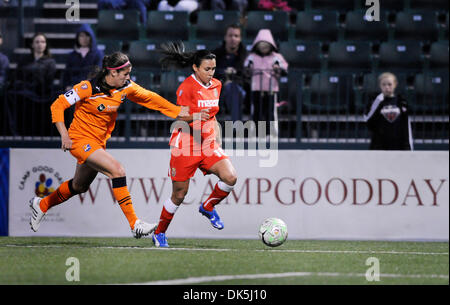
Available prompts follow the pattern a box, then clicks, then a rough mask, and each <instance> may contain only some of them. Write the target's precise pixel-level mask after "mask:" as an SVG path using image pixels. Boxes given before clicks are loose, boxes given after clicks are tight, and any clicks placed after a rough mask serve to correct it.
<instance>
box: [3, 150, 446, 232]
mask: <svg viewBox="0 0 450 305" xmlns="http://www.w3.org/2000/svg"><path fill="white" fill-rule="evenodd" d="M108 152H110V153H111V154H112V155H113V156H114V157H116V158H117V160H119V161H120V162H121V163H122V164H123V165H124V167H125V169H126V173H127V184H128V188H129V190H130V193H131V196H132V200H133V205H134V208H135V210H136V213H137V215H138V217H140V218H141V219H143V220H145V221H148V222H157V221H158V219H159V215H160V213H161V209H162V205H163V202H164V200H166V199H167V198H168V197H169V196H170V195H171V189H172V186H171V181H170V178H169V177H168V176H167V173H168V170H169V157H170V152H169V150H168V149H167V150H166V149H109V150H108ZM232 153H233V152H232ZM232 153H229V155H230V158H231V161H232V163H233V165H234V167H235V168H236V170H237V173H238V182H237V184H236V186H235V189H234V191H233V192H232V193H231V194H230V195H229V196H228V198H227V199H226V200H225V201H223V202H222V203H221V204H220V205H218V206H217V210H218V212H219V215H220V216H221V218H222V220H223V221H224V223H225V228H224V229H223V230H221V231H218V230H215V229H214V228H212V227H211V225H210V223H209V221H208V220H207V219H206V218H205V217H204V216H202V215H200V214H199V213H198V206H199V204H200V202H201V201H204V200H206V198H207V197H208V196H209V194H210V192H211V190H212V188H213V186H214V184H215V183H216V181H217V180H218V179H217V178H216V177H215V176H212V175H208V176H203V175H202V173H201V172H200V171H197V173H196V175H195V176H194V178H193V179H192V181H191V184H190V189H189V192H188V195H187V197H186V200H185V203H183V204H182V206H181V207H180V208H179V209H178V211H177V213H176V215H175V217H174V219H173V221H172V223H171V225H170V227H169V229H168V231H167V233H166V234H167V236H168V237H169V238H170V237H189V238H256V237H257V231H258V227H259V225H260V223H261V222H262V221H263V220H264V219H265V218H268V217H279V218H281V219H283V220H284V221H285V222H286V224H287V226H288V230H289V238H290V239H361V240H448V236H449V153H448V152H442V151H437V152H433V151H417V152H402V151H397V152H384V151H323V150H304V151H300V150H295V151H294V150H280V151H278V152H277V158H276V162H275V163H274V164H272V165H273V166H272V165H271V166H270V167H267V166H261V162H260V157H259V156H258V155H256V156H251V155H248V152H241V153H240V154H239V153H237V152H234V154H232ZM75 165H76V161H75V159H74V158H73V157H72V156H71V155H70V154H69V153H67V152H66V153H64V152H62V151H61V150H58V149H11V153H10V192H9V194H10V198H9V234H10V235H11V236H118V237H131V232H130V229H129V226H128V223H127V221H126V218H125V217H124V215H123V214H122V212H121V210H120V208H119V206H118V205H117V202H116V201H115V199H114V197H113V193H112V189H111V182H110V180H109V179H107V177H105V176H104V175H102V174H98V176H97V178H96V179H95V180H94V181H93V183H92V184H91V187H90V189H89V191H88V192H86V193H84V194H80V195H76V196H74V197H72V198H71V199H70V200H68V201H67V202H65V203H63V204H61V205H58V206H56V207H54V208H52V209H50V210H49V212H48V214H47V215H46V218H45V221H44V222H43V223H42V225H41V227H40V229H39V231H38V232H36V233H34V232H32V231H31V229H30V226H29V224H28V223H29V217H30V210H29V207H28V201H29V200H30V198H31V197H32V196H34V195H35V194H36V192H38V193H39V192H41V193H42V192H45V190H46V189H47V190H50V191H51V190H53V189H55V188H57V187H58V185H59V184H60V183H62V182H63V181H65V180H68V179H71V178H72V177H73V174H74V172H75Z"/></svg>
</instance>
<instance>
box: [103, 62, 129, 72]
mask: <svg viewBox="0 0 450 305" xmlns="http://www.w3.org/2000/svg"><path fill="white" fill-rule="evenodd" d="M129 64H130V61H127V62H126V63H124V64H123V65H121V66H118V67H115V68H108V67H106V69H108V70H119V69H122V68H123V67H126V66H128V65H129Z"/></svg>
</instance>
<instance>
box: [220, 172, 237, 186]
mask: <svg viewBox="0 0 450 305" xmlns="http://www.w3.org/2000/svg"><path fill="white" fill-rule="evenodd" d="M221 180H222V181H223V182H224V183H225V184H228V185H230V186H234V185H235V184H236V182H237V176H236V174H235V173H228V174H226V175H224V176H223V177H222V178H221Z"/></svg>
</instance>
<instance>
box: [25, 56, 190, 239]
mask: <svg viewBox="0 0 450 305" xmlns="http://www.w3.org/2000/svg"><path fill="white" fill-rule="evenodd" d="M130 72H131V63H130V61H129V59H128V57H127V56H126V55H125V54H123V53H120V52H116V53H113V54H111V55H109V56H105V57H104V58H103V68H102V69H101V71H99V72H98V73H97V75H96V76H95V77H94V78H93V79H92V80H86V81H82V82H80V83H79V84H77V85H75V86H74V87H73V89H72V90H69V91H67V92H66V93H65V94H63V95H60V96H59V97H58V98H57V99H56V100H55V102H54V103H53V104H52V106H51V112H52V122H53V123H55V125H56V128H57V129H58V131H59V133H60V135H61V148H62V149H63V150H64V151H66V150H69V151H70V153H71V154H72V155H73V156H74V157H75V158H76V159H77V160H78V164H77V166H76V171H75V175H74V177H73V178H72V179H70V180H68V181H65V182H63V183H62V184H61V185H60V186H59V187H58V189H57V190H56V191H54V192H53V193H51V194H50V195H49V196H47V197H45V198H42V199H41V198H39V197H34V198H32V199H31V200H30V208H31V212H32V213H31V219H30V225H31V229H32V230H33V231H37V230H38V228H39V226H40V223H41V221H42V219H43V217H44V216H45V213H46V212H47V211H48V209H50V208H51V207H53V206H55V205H58V204H60V203H62V202H64V201H66V200H68V199H69V198H71V197H72V196H74V195H76V194H79V193H84V192H86V191H87V190H88V189H89V185H90V184H91V183H92V181H93V180H94V179H95V177H96V176H97V173H98V172H100V173H102V174H104V175H106V176H107V177H108V178H110V179H111V180H112V187H113V193H114V197H115V199H116V200H117V202H118V203H119V206H120V208H121V209H122V211H123V213H124V214H125V217H126V218H127V220H128V222H129V224H130V227H131V231H132V234H133V236H134V237H135V238H140V237H142V236H144V235H148V234H150V233H151V232H153V230H154V229H155V227H156V224H148V223H146V222H144V221H142V220H140V219H138V217H137V216H136V214H135V211H134V208H133V205H132V202H131V196H130V193H129V191H128V188H127V181H126V174H125V169H124V168H123V166H122V165H121V164H120V163H119V162H118V161H117V160H116V159H115V158H114V157H113V156H112V155H111V154H109V153H108V152H107V151H106V150H105V149H106V141H107V140H108V139H109V138H110V137H111V132H112V131H113V129H114V125H115V121H116V117H117V109H118V108H119V106H120V105H121V104H122V103H123V102H124V101H125V98H127V99H129V100H131V101H133V102H135V103H137V104H139V105H142V106H144V107H146V108H149V109H154V110H158V111H160V112H161V113H163V114H165V115H166V116H168V117H171V118H181V119H186V120H187V119H188V118H189V114H188V108H187V107H180V106H176V105H174V104H172V103H170V102H169V101H167V100H166V99H164V98H162V97H161V96H159V95H158V94H156V93H154V92H151V91H148V90H146V89H144V88H142V87H140V86H139V85H138V84H136V83H134V82H133V81H131V80H130ZM72 105H75V113H74V117H73V121H72V123H71V125H70V128H69V130H67V128H66V125H65V123H64V110H65V109H67V108H69V107H70V106H72Z"/></svg>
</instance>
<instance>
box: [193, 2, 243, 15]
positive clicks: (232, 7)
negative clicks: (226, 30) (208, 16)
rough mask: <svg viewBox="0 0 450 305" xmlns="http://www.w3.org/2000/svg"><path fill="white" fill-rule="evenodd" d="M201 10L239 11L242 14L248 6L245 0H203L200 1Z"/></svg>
mask: <svg viewBox="0 0 450 305" xmlns="http://www.w3.org/2000/svg"><path fill="white" fill-rule="evenodd" d="M201 6H202V9H203V10H213V11H225V10H228V11H239V12H241V14H242V15H243V14H244V13H245V11H246V10H247V7H248V1H247V0H212V1H206V0H203V1H202V3H201Z"/></svg>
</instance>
